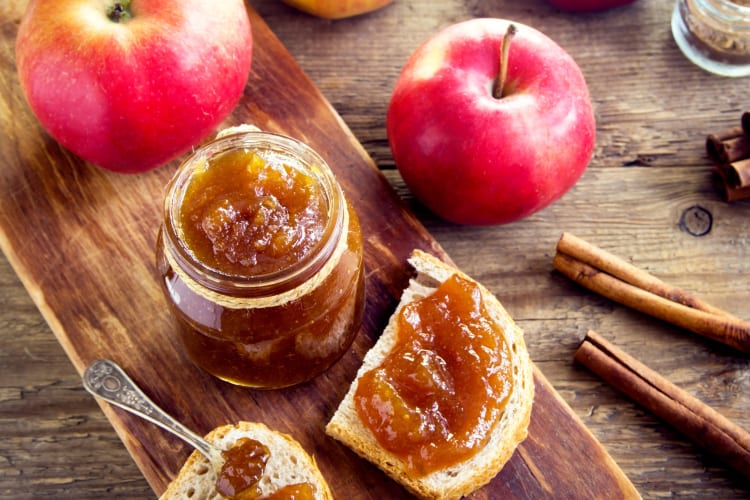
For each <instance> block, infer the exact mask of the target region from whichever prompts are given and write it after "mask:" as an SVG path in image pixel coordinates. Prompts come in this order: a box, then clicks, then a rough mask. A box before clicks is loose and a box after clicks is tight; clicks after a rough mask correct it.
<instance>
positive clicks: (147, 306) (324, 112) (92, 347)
mask: <svg viewBox="0 0 750 500" xmlns="http://www.w3.org/2000/svg"><path fill="white" fill-rule="evenodd" d="M24 3H25V2H20V4H19V3H18V2H11V4H10V6H6V7H5V8H3V9H0V16H3V17H4V18H0V25H1V26H2V27H3V30H2V31H1V32H0V37H2V39H1V40H2V43H1V45H0V71H1V72H2V73H1V77H2V78H0V85H2V100H0V119H1V120H0V126H1V127H2V134H0V162H2V168H0V178H1V179H2V181H1V182H0V208H1V210H0V247H2V250H3V252H4V253H5V255H6V256H7V258H8V260H9V261H10V262H11V264H12V266H13V267H14V269H15V271H16V272H17V274H18V276H19V277H20V279H21V280H22V282H23V283H24V285H25V287H26V289H27V290H28V292H29V294H30V295H31V297H32V298H33V300H34V301H35V303H36V304H37V306H38V307H39V309H40V311H41V313H42V314H43V315H44V317H45V319H46V320H47V322H48V323H49V325H50V327H51V329H52V331H53V332H54V334H55V335H56V337H57V339H58V340H59V342H60V343H61V344H62V346H63V348H64V349H65V351H66V353H67V355H68V356H69V357H70V359H71V361H72V363H73V364H74V365H75V367H76V369H77V370H78V372H79V373H82V372H83V370H84V369H85V367H86V366H87V365H88V364H89V363H90V362H92V361H93V360H95V359H98V358H110V359H113V360H114V361H116V362H118V363H119V364H120V365H122V366H123V367H124V368H125V370H126V371H128V372H129V373H130V374H131V376H132V377H133V378H134V379H135V380H136V382H137V383H138V384H139V385H141V387H143V388H144V390H145V392H146V393H147V394H148V395H149V396H150V397H151V398H152V399H153V400H154V401H155V402H156V403H157V404H159V405H160V406H162V407H163V408H164V409H166V410H167V411H168V412H170V413H171V414H172V415H173V416H175V417H176V418H177V419H178V420H181V421H182V422H183V423H185V424H186V425H187V426H188V427H190V428H192V429H194V430H195V431H196V432H198V433H207V432H208V431H209V430H211V429H212V428H214V427H216V426H219V425H222V424H225V423H231V422H236V421H238V420H251V421H261V422H264V423H266V424H267V425H269V426H271V427H273V428H276V429H278V430H281V431H284V432H288V433H290V434H291V435H293V436H294V437H296V438H297V439H298V440H299V441H300V442H301V443H302V445H303V446H304V447H305V448H306V449H307V450H308V451H309V452H311V453H313V454H314V455H315V456H316V458H317V461H318V463H319V464H320V467H321V469H322V471H323V474H324V475H325V476H326V477H327V478H328V480H329V481H330V483H331V487H332V489H333V492H334V494H335V496H336V497H337V498H373V499H382V498H401V497H407V495H406V493H405V492H404V491H403V490H402V489H401V488H400V487H399V486H398V485H396V484H395V483H394V482H392V481H391V480H390V479H388V478H387V477H386V476H385V475H384V474H382V473H381V472H380V471H378V470H377V469H376V468H374V467H373V466H371V465H370V464H369V463H367V462H366V461H363V460H361V459H359V458H357V457H356V456H355V455H354V453H352V452H350V451H349V450H348V449H346V448H344V447H343V446H341V445H340V444H338V443H337V442H335V441H333V440H331V439H329V438H327V437H326V436H325V435H324V433H323V428H324V425H325V423H326V422H327V421H328V419H329V418H330V416H331V415H332V413H333V412H334V410H335V408H336V406H337V405H338V403H339V401H340V400H341V398H342V397H343V395H344V393H345V392H346V389H347V387H348V385H349V384H350V382H351V380H352V379H353V378H354V375H355V373H356V370H357V368H358V367H359V365H360V362H361V360H362V358H363V356H364V354H365V352H366V351H367V349H368V348H369V347H370V346H372V344H373V343H374V342H375V340H376V339H377V336H378V334H379V332H380V331H381V330H382V328H383V327H384V325H385V323H386V321H387V318H388V317H389V316H390V315H391V313H392V312H393V309H394V307H395V305H396V303H397V299H398V297H399V296H400V293H401V290H402V289H403V288H404V287H405V286H406V284H407V281H408V278H409V277H410V275H411V270H410V269H409V266H408V265H407V264H406V257H407V256H408V254H409V253H410V252H411V250H412V249H413V248H421V249H423V250H425V251H428V252H431V253H433V254H435V255H437V256H439V257H441V258H443V259H445V260H449V257H448V256H447V255H445V253H444V252H443V251H442V249H441V248H440V246H439V245H438V244H437V243H436V241H435V240H434V239H433V238H432V236H431V235H430V234H429V233H428V232H427V231H426V230H425V228H424V227H423V226H422V225H421V224H420V222H419V221H418V220H417V219H416V218H415V217H414V216H413V215H412V214H411V213H410V212H409V211H408V210H407V209H406V208H405V206H404V205H403V204H402V202H401V201H400V199H399V198H398V196H397V194H396V193H395V192H394V191H393V189H392V188H391V186H390V184H389V183H388V182H387V180H386V179H385V177H383V175H382V174H381V173H380V172H379V171H378V169H377V168H376V166H375V165H374V163H373V161H372V160H371V159H370V158H369V156H368V155H367V153H366V152H365V151H364V149H363V148H362V146H361V145H360V144H359V143H358V142H357V140H356V138H354V137H353V136H352V134H351V132H350V131H349V129H348V128H347V126H346V125H345V124H344V123H343V121H342V120H341V119H340V117H339V116H338V115H337V114H336V112H335V110H334V109H332V107H331V106H330V104H329V103H328V102H327V101H326V99H325V98H324V97H323V96H322V95H321V94H320V92H319V91H318V90H317V89H316V87H315V86H314V85H313V83H312V82H311V81H310V80H309V78H308V77H307V76H306V75H305V74H304V73H303V72H302V70H301V69H300V67H299V66H298V65H297V63H296V62H295V61H294V60H293V58H292V57H291V55H290V54H289V53H288V52H287V51H286V49H285V48H284V47H283V46H282V44H281V43H280V42H279V40H278V39H277V38H276V37H275V36H274V35H273V33H272V32H271V31H270V30H269V28H268V27H267V26H266V24H265V23H264V22H263V20H262V19H261V18H260V17H259V16H258V15H257V13H255V12H254V11H253V10H252V9H251V8H249V9H248V10H249V15H250V18H251V22H252V25H253V31H254V37H255V48H254V60H253V68H252V72H251V76H250V80H249V83H248V85H247V88H246V91H245V96H244V98H243V100H242V102H241V103H240V105H239V106H238V107H237V109H236V110H235V112H234V114H233V115H232V116H231V117H230V119H229V120H227V123H226V125H233V124H237V123H254V124H256V125H258V126H259V127H261V128H262V129H265V130H268V131H275V132H282V133H285V134H288V135H291V136H294V137H296V138H298V139H301V140H302V141H304V142H306V143H308V144H310V145H311V146H312V147H313V148H314V149H316V150H317V151H318V152H319V153H320V154H321V155H322V156H323V157H324V158H325V159H326V160H327V161H328V162H329V164H330V165H331V167H332V168H333V170H334V171H335V173H336V175H337V177H338V179H339V181H340V183H341V184H342V186H343V187H344V190H345V191H346V192H347V194H348V196H349V197H350V199H351V200H352V201H353V203H354V205H355V208H356V210H357V212H358V214H359V216H360V218H361V221H362V226H363V232H364V236H365V263H366V274H367V306H366V313H365V319H364V323H363V327H362V330H361V332H360V333H359V335H358V337H357V339H356V341H355V343H354V345H353V347H352V349H351V350H350V352H349V353H348V354H346V355H345V356H344V358H343V359H342V360H341V361H340V362H339V363H337V364H336V365H335V366H334V367H333V368H332V369H330V370H329V371H328V372H326V373H325V374H323V375H321V376H319V377H318V378H316V379H315V380H313V381H312V382H310V383H307V384H305V385H302V386H298V387H294V388H290V389H285V390H278V391H253V390H249V389H245V388H240V387H235V386H232V385H229V384H226V383H224V382H221V381H219V380H217V379H215V378H213V377H211V376H209V375H207V374H206V373H204V372H202V371H200V370H199V369H197V368H195V367H194V366H193V365H192V364H191V362H190V361H189V360H188V359H187V358H186V357H185V355H184V353H183V352H182V349H181V347H180V345H179V344H178V340H177V337H176V334H175V331H174V330H173V326H172V322H171V318H170V317H169V316H168V313H167V307H166V302H165V299H164V298H163V297H162V295H161V291H160V289H159V287H158V284H157V276H156V271H155V265H154V244H155V240H156V235H157V231H158V227H159V224H160V213H161V203H162V199H163V189H164V186H165V184H166V182H167V180H168V179H169V178H170V177H171V175H172V173H173V172H174V170H175V168H176V166H177V162H176V161H175V162H172V163H170V164H169V165H166V166H164V167H162V168H160V169H157V170H155V171H152V172H149V173H147V174H141V175H121V174H114V173H110V172H106V171H103V170H101V169H98V168H96V167H93V166H91V165H89V164H87V163H85V162H83V161H81V160H79V159H78V158H77V157H75V156H74V155H72V154H70V153H69V152H67V151H66V150H64V149H62V148H61V147H60V146H59V145H58V144H57V143H56V142H55V141H54V140H52V139H51V138H50V137H49V136H48V135H47V134H46V133H45V132H44V131H43V130H42V129H41V128H40V126H39V124H38V123H37V121H36V119H35V118H34V116H33V115H32V114H31V112H30V110H29V108H28V106H27V105H26V103H25V101H24V99H23V96H22V93H21V90H20V87H19V84H18V79H17V77H16V73H15V62H14V54H13V51H14V48H13V47H14V42H15V35H16V29H17V25H18V24H17V23H18V20H19V19H20V15H21V12H22V10H23V5H22V4H24ZM535 382H536V398H535V403H534V410H533V413H532V420H531V426H530V432H529V437H528V439H527V440H526V441H525V442H524V443H523V444H522V445H521V446H520V447H519V449H518V450H517V452H516V453H515V455H514V456H513V458H512V459H511V461H510V462H509V464H508V465H507V466H506V467H505V468H504V469H503V471H502V472H501V473H500V474H499V475H498V476H497V477H496V478H495V479H494V480H493V481H492V482H491V483H490V484H489V485H488V486H486V487H485V488H483V489H482V490H480V491H479V492H477V493H475V494H474V495H473V496H472V498H478V499H481V498H511V497H526V498H539V497H542V496H551V495H554V496H556V497H569V498H582V497H592V496H596V497H606V498H630V497H635V496H638V493H637V492H636V491H635V489H634V487H633V485H632V484H631V482H630V481H629V480H628V479H627V477H625V475H624V474H623V473H622V471H621V470H620V469H619V468H618V466H617V465H616V464H615V463H614V462H613V460H612V459H611V458H610V457H609V455H608V454H607V453H606V451H605V450H604V449H603V447H602V446H601V445H600V443H599V442H598V441H597V440H596V439H595V438H594V437H593V436H592V435H591V433H590V432H589V431H588V430H587V429H586V428H585V427H584V425H583V424H582V423H581V421H580V420H579V419H578V418H577V416H576V415H575V414H574V413H573V412H572V410H571V409H570V408H569V407H568V406H567V405H566V404H565V402H564V401H563V400H562V399H561V398H560V397H559V396H558V394H557V393H556V392H555V390H554V389H553V388H552V386H551V385H550V384H549V382H548V381H547V380H546V379H545V378H544V376H543V375H542V373H541V372H539V370H538V369H535ZM102 410H103V411H104V412H105V414H106V415H107V417H108V418H109V420H110V421H111V423H112V425H113V427H114V428H115V430H116V431H117V433H118V434H119V436H120V437H121V438H122V440H123V442H124V444H125V446H126V447H127V449H128V450H129V452H130V453H131V455H132V456H133V459H134V460H135V461H136V463H137V464H138V466H139V467H140V469H141V470H142V471H143V474H144V476H145V477H146V479H147V480H148V481H149V483H150V484H151V486H152V487H153V489H154V491H155V493H156V494H160V493H161V492H162V491H163V490H164V489H165V488H166V485H167V484H168V483H169V481H170V480H171V479H172V478H173V477H174V476H175V474H176V473H177V471H178V470H179V469H180V467H181V466H182V463H183V462H184V460H185V459H186V457H187V455H188V454H189V453H190V450H189V449H188V447H187V446H186V445H184V444H183V443H182V442H181V441H180V440H178V439H177V438H174V437H173V436H171V435H170V434H168V433H167V432H165V431H163V430H161V429H160V428H158V427H156V426H154V425H152V424H149V423H146V422H144V421H142V420H140V419H139V418H137V417H134V416H131V415H130V414H128V413H126V412H124V411H122V410H119V409H116V408H113V407H111V406H109V405H107V404H106V403H104V404H102ZM104 459H106V457H104Z"/></svg>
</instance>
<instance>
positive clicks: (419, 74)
mask: <svg viewBox="0 0 750 500" xmlns="http://www.w3.org/2000/svg"><path fill="white" fill-rule="evenodd" d="M510 24H511V23H510V22H509V21H506V20H503V19H473V20H470V21H465V22H462V23H458V24H455V25H453V26H450V27H448V28H447V29H445V30H443V31H441V32H439V33H437V34H436V35H434V36H433V37H432V38H431V39H429V40H428V41H426V42H425V43H424V44H423V45H422V46H420V47H419V48H418V49H417V50H416V51H415V52H414V53H413V54H412V55H411V57H410V58H409V60H408V61H407V63H406V65H405V66H404V68H403V70H402V72H401V74H400V75H399V77H398V80H397V82H396V86H395V89H394V91H393V95H392V97H391V101H390V103H389V106H388V112H387V115H386V128H387V133H388V141H389V144H390V147H391V151H392V153H393V158H394V160H395V162H396V165H397V167H398V169H399V171H400V172H401V175H402V177H403V179H404V181H405V183H406V185H407V186H408V187H409V189H410V190H411V191H412V193H413V194H414V195H415V196H416V197H417V198H418V199H419V200H421V201H422V202H423V203H424V204H425V205H426V206H427V207H428V208H429V209H431V210H432V211H433V212H435V213H436V214H438V215H439V216H441V217H442V218H444V219H447V220H449V221H452V222H456V223H461V224H500V223H507V222H511V221H514V220H518V219H520V218H522V217H526V216H528V215H530V214H532V213H534V212H536V211H538V210H540V209H542V208H544V207H546V206H547V205H549V204H550V203H552V202H553V201H555V200H556V199H558V198H559V197H560V196H562V195H563V194H564V193H565V192H566V191H567V190H568V189H570V188H571V187H572V186H573V185H574V184H575V183H576V182H577V180H578V179H579V178H580V176H581V175H582V174H583V172H584V170H585V169H586V166H587V165H588V163H589V161H590V159H591V156H592V154H593V149H594V139H595V122H594V114H593V111H592V106H591V101H590V97H589V92H588V88H587V87H586V82H585V80H584V77H583V74H582V73H581V70H580V69H579V67H578V65H577V64H576V63H575V61H574V60H573V58H572V57H571V56H570V55H569V54H568V53H567V52H565V50H563V49H562V48H561V47H560V46H559V45H557V44H556V43H555V42H554V41H552V40H551V39H550V38H548V37H547V36H545V35H544V34H542V33H541V32H539V31H537V30H536V29H534V28H531V27H529V26H525V25H523V24H520V23H514V24H515V27H516V34H515V36H514V37H513V39H512V42H503V37H504V36H505V34H506V32H508V27H509V25H510ZM501 46H505V48H506V49H507V54H506V55H507V58H506V59H507V60H506V64H505V66H504V67H505V68H506V70H505V71H506V73H507V74H506V77H505V83H504V84H501V85H500V86H501V87H502V88H503V89H504V90H503V93H502V96H500V97H497V96H495V95H494V91H493V87H494V86H495V82H496V81H497V80H499V78H498V76H499V73H500V70H501V66H502V65H501V64H500V59H501V57H500V53H501Z"/></svg>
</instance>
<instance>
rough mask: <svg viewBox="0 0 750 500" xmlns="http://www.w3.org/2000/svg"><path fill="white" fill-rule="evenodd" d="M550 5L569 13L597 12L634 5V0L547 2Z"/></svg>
mask: <svg viewBox="0 0 750 500" xmlns="http://www.w3.org/2000/svg"><path fill="white" fill-rule="evenodd" d="M547 1H548V2H549V3H550V5H553V6H554V7H557V8H558V9H563V10H567V11H570V12H597V11H600V10H607V9H614V8H615V7H622V6H623V5H628V4H631V3H635V1H636V0H547Z"/></svg>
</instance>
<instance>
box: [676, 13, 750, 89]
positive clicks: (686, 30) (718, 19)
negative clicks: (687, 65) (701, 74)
mask: <svg viewBox="0 0 750 500" xmlns="http://www.w3.org/2000/svg"><path fill="white" fill-rule="evenodd" d="M672 35H673V36H674V39H675V42H677V45H678V46H679V47H680V50H682V52H683V54H685V56H686V57H687V58H688V59H690V61H692V62H693V63H694V64H696V65H698V66H699V67H701V68H703V69H704V70H706V71H709V72H711V73H714V74H717V75H721V76H735V77H739V76H747V75H750V0H677V3H676V4H675V7H674V11H673V13H672Z"/></svg>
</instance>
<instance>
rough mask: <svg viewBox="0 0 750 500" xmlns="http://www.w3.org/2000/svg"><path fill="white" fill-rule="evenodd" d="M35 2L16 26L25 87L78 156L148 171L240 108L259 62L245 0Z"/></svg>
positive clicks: (41, 115)
mask: <svg viewBox="0 0 750 500" xmlns="http://www.w3.org/2000/svg"><path fill="white" fill-rule="evenodd" d="M115 3H116V2H115V1H114V0H112V1H106V0H105V1H102V0H55V1H49V0H32V1H31V2H30V3H29V6H28V8H27V11H26V13H25V14H24V17H23V19H22V21H21V25H20V26H19V32H18V38H17V41H16V63H17V68H18V74H19V78H20V83H21V87H22V89H23V92H24V94H25V96H26V100H27V101H28V103H29V105H30V107H31V109H32V111H33V112H34V114H35V115H36V117H37V118H38V119H39V121H40V123H41V124H42V126H43V127H44V128H45V129H46V130H47V131H48V132H49V133H50V135H52V137H54V138H55V139H56V140H57V141H58V142H59V143H60V144H62V145H63V146H64V147H66V148H68V149H69V150H70V151H72V152H73V153H75V154H76V155H78V156H80V157H81V158H83V159H85V160H88V161H90V162H91V163H94V164H95V165H98V166H100V167H103V168H105V169H109V170H113V171H117V172H129V173H134V172H143V171H146V170H150V169H153V168H156V167H158V166H160V165H162V164H164V163H165V162H167V161H169V160H172V159H174V158H176V157H177V156H179V155H180V154H182V153H184V152H186V151H187V150H189V149H190V148H191V147H192V146H194V145H196V144H197V143H198V142H200V141H201V140H202V139H204V138H205V137H207V136H208V135H209V134H210V133H211V132H212V131H213V130H214V129H215V128H216V127H217V125H218V124H219V123H220V122H221V121H222V120H224V119H225V118H226V117H227V116H228V115H229V113H230V112H231V111H232V110H233V108H234V107H235V106H236V105H237V102H238V101H239V99H240V97H241V96H242V93H243V91H244V88H245V85H246V83H247V78H248V73H249V70H250V64H251V59H252V55H251V54H252V33H251V28H250V21H249V19H248V17H247V11H246V9H245V5H244V3H243V1H242V0H222V1H221V2H210V1H206V0H132V1H131V2H130V9H131V12H132V18H131V19H129V20H127V21H121V22H119V23H118V22H114V21H112V20H110V19H109V18H108V17H107V10H106V9H107V7H108V6H111V5H114V4H115ZM120 3H126V2H120Z"/></svg>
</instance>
